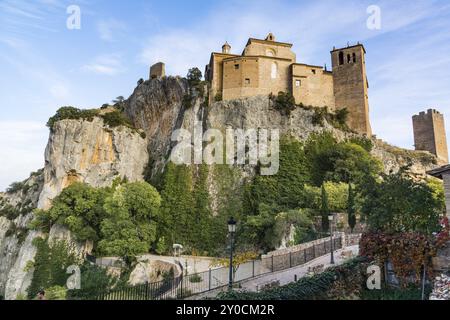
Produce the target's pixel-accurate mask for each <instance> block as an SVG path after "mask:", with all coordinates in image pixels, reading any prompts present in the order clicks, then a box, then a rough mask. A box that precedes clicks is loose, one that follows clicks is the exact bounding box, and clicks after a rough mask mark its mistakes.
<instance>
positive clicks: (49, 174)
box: [38, 117, 148, 209]
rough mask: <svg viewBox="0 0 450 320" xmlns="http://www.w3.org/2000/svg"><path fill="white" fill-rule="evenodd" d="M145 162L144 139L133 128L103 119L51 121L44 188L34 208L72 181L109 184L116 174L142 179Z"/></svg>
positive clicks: (48, 202)
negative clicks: (106, 123)
mask: <svg viewBox="0 0 450 320" xmlns="http://www.w3.org/2000/svg"><path fill="white" fill-rule="evenodd" d="M147 162H148V153H147V143H146V140H145V139H144V138H142V137H141V136H140V135H139V134H138V133H136V131H135V130H132V129H130V128H127V127H124V126H120V127H116V128H109V127H108V126H106V125H104V123H103V120H102V119H101V118H99V117H95V118H94V119H93V121H80V120H62V121H59V122H57V123H56V124H55V128H54V129H53V131H52V133H51V134H50V138H49V141H48V144H47V148H46V151H45V168H44V188H43V190H42V193H41V194H40V197H39V203H38V208H40V209H48V208H49V207H50V205H51V200H52V199H53V198H54V197H56V196H57V195H58V194H59V193H60V192H61V191H62V190H63V189H64V188H66V187H67V186H69V185H70V184H72V183H74V182H85V183H87V184H89V185H91V186H93V187H105V186H110V185H111V184H112V182H113V180H114V179H115V178H117V177H120V178H125V177H126V178H127V179H128V180H129V181H138V180H142V178H143V172H144V169H145V167H146V165H147Z"/></svg>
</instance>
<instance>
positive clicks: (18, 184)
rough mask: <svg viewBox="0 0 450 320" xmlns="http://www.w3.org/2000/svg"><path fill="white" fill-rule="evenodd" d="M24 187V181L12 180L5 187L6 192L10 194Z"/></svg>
mask: <svg viewBox="0 0 450 320" xmlns="http://www.w3.org/2000/svg"><path fill="white" fill-rule="evenodd" d="M24 187H25V183H24V182H13V183H12V184H11V185H10V186H9V188H8V189H6V193H8V194H12V193H16V192H19V191H22V189H23V188H24Z"/></svg>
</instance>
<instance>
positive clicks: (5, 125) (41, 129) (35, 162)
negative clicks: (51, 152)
mask: <svg viewBox="0 0 450 320" xmlns="http://www.w3.org/2000/svg"><path fill="white" fill-rule="evenodd" d="M47 137H48V129H47V128H46V127H45V124H42V123H39V122H33V121H0V146H1V150H2V151H1V157H0V190H5V189H6V188H7V187H8V186H9V185H10V184H11V183H12V182H13V181H21V180H23V179H26V178H27V174H28V173H30V172H32V171H36V170H37V169H39V168H43V167H44V150H45V145H46V143H47Z"/></svg>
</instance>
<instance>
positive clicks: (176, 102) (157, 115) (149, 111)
mask: <svg viewBox="0 0 450 320" xmlns="http://www.w3.org/2000/svg"><path fill="white" fill-rule="evenodd" d="M188 97H190V98H189V99H188ZM187 99H188V100H189V102H187ZM125 113H126V114H127V116H128V117H129V118H130V119H131V120H132V121H133V124H134V126H135V127H136V128H138V129H142V130H144V132H145V133H146V136H147V140H148V152H149V155H150V159H151V160H150V161H151V167H152V169H153V170H152V172H151V175H152V176H154V175H155V174H156V173H158V172H161V171H162V170H163V169H164V166H165V163H166V160H167V158H168V156H169V154H170V151H171V149H172V147H173V145H174V143H172V141H171V136H172V134H173V132H174V131H175V130H176V129H180V128H184V129H187V130H189V131H192V130H193V126H194V124H195V122H197V121H200V122H201V121H202V120H203V114H204V108H203V107H202V106H201V101H200V99H199V96H198V92H196V90H192V89H191V90H190V89H189V85H188V82H187V80H186V79H182V78H179V77H162V78H155V79H151V80H148V81H145V82H144V83H142V84H140V85H139V86H138V87H137V88H136V89H135V90H134V92H133V94H132V95H131V96H130V97H129V99H128V100H127V101H126V105H125Z"/></svg>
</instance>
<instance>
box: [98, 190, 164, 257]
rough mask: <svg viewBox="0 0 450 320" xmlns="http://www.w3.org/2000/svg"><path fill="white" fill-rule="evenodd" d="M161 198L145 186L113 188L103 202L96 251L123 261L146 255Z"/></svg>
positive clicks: (151, 240) (154, 228) (153, 233)
mask: <svg viewBox="0 0 450 320" xmlns="http://www.w3.org/2000/svg"><path fill="white" fill-rule="evenodd" d="M160 205H161V197H160V195H159V193H158V191H157V190H156V189H155V188H154V187H153V186H151V185H150V184H148V183H146V182H133V183H126V184H124V185H121V186H119V187H117V189H116V190H115V192H114V193H113V194H112V195H111V196H109V197H108V198H107V199H106V201H105V205H104V207H105V211H106V218H105V219H104V220H103V221H102V222H101V234H102V240H101V241H100V242H99V245H98V247H99V251H100V252H101V253H103V254H106V255H115V256H120V257H124V258H126V259H128V258H130V257H133V256H136V255H139V254H144V253H147V252H148V251H149V249H150V247H151V246H152V245H153V243H154V242H155V240H156V227H157V224H158V221H159V217H160V214H159V209H160Z"/></svg>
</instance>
